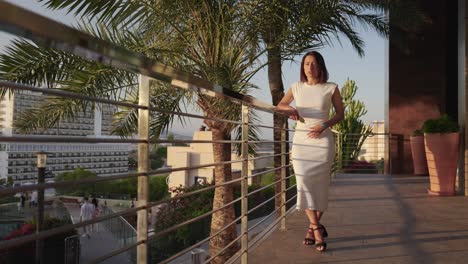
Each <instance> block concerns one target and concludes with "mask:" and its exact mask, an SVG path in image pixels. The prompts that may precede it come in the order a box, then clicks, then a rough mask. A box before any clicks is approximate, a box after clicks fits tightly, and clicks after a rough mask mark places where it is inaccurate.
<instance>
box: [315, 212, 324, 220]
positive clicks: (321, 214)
mask: <svg viewBox="0 0 468 264" xmlns="http://www.w3.org/2000/svg"><path fill="white" fill-rule="evenodd" d="M315 215H316V216H317V220H318V222H319V223H320V219H322V216H323V212H320V211H315Z"/></svg>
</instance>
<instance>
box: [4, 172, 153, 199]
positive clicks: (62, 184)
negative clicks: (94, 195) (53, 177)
mask: <svg viewBox="0 0 468 264" xmlns="http://www.w3.org/2000/svg"><path fill="white" fill-rule="evenodd" d="M146 175H148V173H146V172H136V173H125V174H121V175H110V176H106V177H98V178H92V179H80V180H68V181H57V182H49V183H41V184H32V185H21V186H17V187H11V188H3V189H0V197H2V196H5V195H8V194H15V193H20V192H27V191H34V190H44V189H49V188H58V187H70V186H77V185H79V184H90V183H98V182H103V181H112V180H121V179H126V178H135V177H138V176H146Z"/></svg>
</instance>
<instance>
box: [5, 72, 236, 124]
mask: <svg viewBox="0 0 468 264" xmlns="http://www.w3.org/2000/svg"><path fill="white" fill-rule="evenodd" d="M0 87H7V88H10V89H13V90H20V91H31V92H38V93H42V94H46V95H56V96H60V97H63V98H72V99H81V100H87V101H91V102H96V103H103V104H110V105H117V106H124V107H128V108H134V109H147V110H149V111H153V112H158V113H162V114H173V115H178V116H185V117H193V118H198V119H208V120H213V121H219V122H225V123H231V124H237V125H240V124H242V122H241V121H233V120H228V119H222V118H216V117H209V116H203V115H195V114H189V113H181V112H173V111H168V110H164V109H160V108H156V107H147V106H143V105H139V104H132V103H126V102H122V101H117V100H111V99H105V98H98V97H92V96H88V95H83V94H79V93H73V92H68V91H64V90H60V89H50V88H40V87H34V86H31V85H27V84H21V83H15V82H10V81H1V80H0Z"/></svg>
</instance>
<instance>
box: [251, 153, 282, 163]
mask: <svg viewBox="0 0 468 264" xmlns="http://www.w3.org/2000/svg"><path fill="white" fill-rule="evenodd" d="M290 154H291V152H288V153H281V154H275V155H267V156H260V157H256V158H248V160H249V161H251V160H259V159H266V158H272V157H278V156H283V155H290Z"/></svg>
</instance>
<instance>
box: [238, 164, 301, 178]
mask: <svg viewBox="0 0 468 264" xmlns="http://www.w3.org/2000/svg"><path fill="white" fill-rule="evenodd" d="M291 166H292V164H289V165H286V166H281V167H276V168H273V169H270V170H265V171H261V172H257V173H254V174H252V175H250V176H248V177H247V178H253V177H257V176H260V175H263V174H266V173H269V172H272V171H276V170H279V169H282V168H287V167H291Z"/></svg>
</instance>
